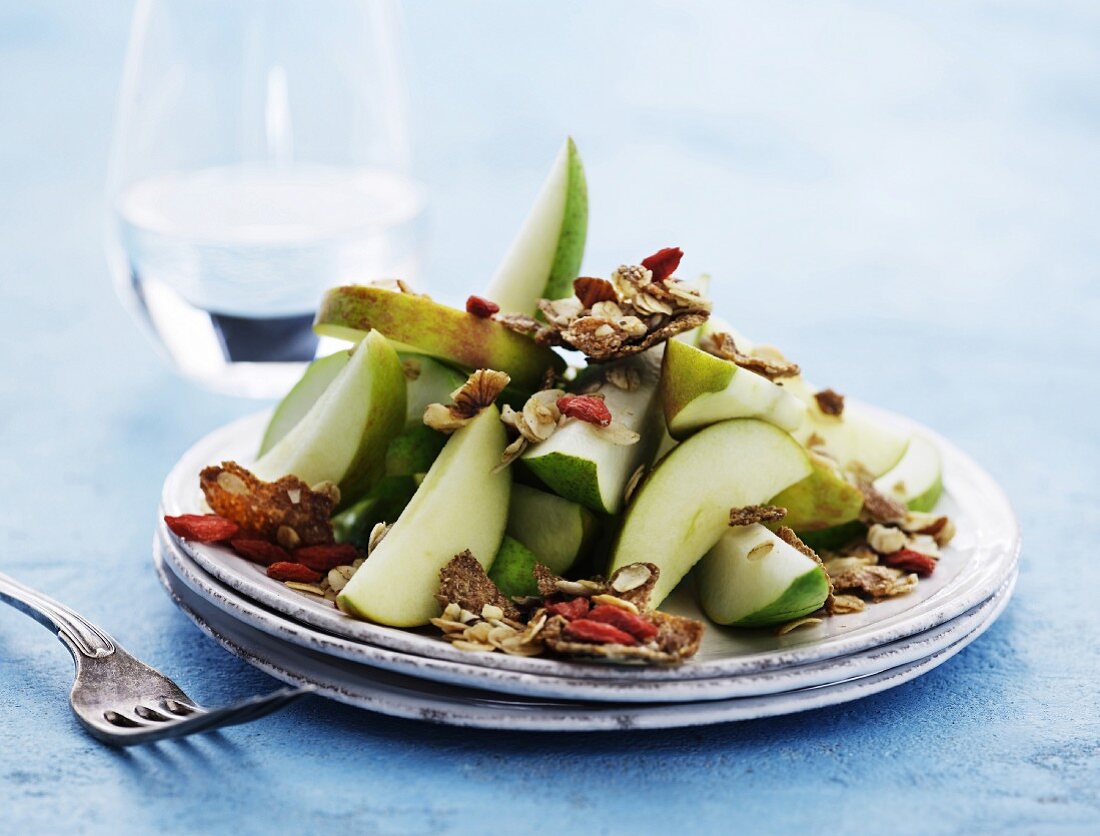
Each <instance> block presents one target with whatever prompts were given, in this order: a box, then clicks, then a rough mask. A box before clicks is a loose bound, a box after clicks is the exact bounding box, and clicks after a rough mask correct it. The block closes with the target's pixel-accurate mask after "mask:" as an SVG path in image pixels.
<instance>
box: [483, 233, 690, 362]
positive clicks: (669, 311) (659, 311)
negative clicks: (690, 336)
mask: <svg viewBox="0 0 1100 836" xmlns="http://www.w3.org/2000/svg"><path fill="white" fill-rule="evenodd" d="M682 257H683V252H682V251H681V250H680V248H679V247H666V248H665V249H662V250H659V251H658V252H656V253H654V254H653V255H651V256H649V257H648V258H645V259H643V260H642V263H641V264H624V265H622V266H620V267H618V268H616V269H615V270H614V271H613V272H612V273H611V277H610V279H603V278H594V277H588V276H582V277H581V278H578V279H576V280H575V281H574V282H573V295H572V296H569V297H566V298H564V299H553V300H551V299H543V300H542V301H540V302H539V311H540V313H541V315H542V317H543V319H544V321H545V325H544V324H542V323H540V322H539V321H538V320H536V319H534V318H533V317H528V316H523V315H518V314H510V313H498V314H496V315H495V316H494V319H496V320H497V321H498V322H501V323H502V324H504V325H506V326H508V327H509V328H512V329H513V330H516V331H520V332H521V333H527V334H531V335H532V336H533V337H534V338H535V340H536V341H537V342H542V343H544V344H546V345H562V346H565V347H567V348H572V349H574V350H576V351H579V352H581V353H582V354H584V356H585V357H586V358H587V359H588V361H589V362H592V363H605V362H609V361H612V360H621V359H623V358H625V357H630V356H632V355H634V354H640V353H641V352H643V351H645V350H646V349H649V348H652V347H653V346H655V345H658V344H659V343H662V342H665V341H666V340H669V339H671V338H672V337H675V336H676V335H677V334H681V333H683V332H685V331H689V330H691V329H692V328H696V327H698V326H699V325H702V324H703V323H704V322H706V320H707V318H708V317H709V316H710V311H711V303H710V300H709V299H707V298H705V297H704V296H703V294H702V291H701V290H700V289H699V288H698V287H697V286H696V285H694V284H692V283H690V282H686V281H684V280H682V279H678V278H676V277H675V276H674V275H673V273H674V272H675V271H676V268H677V267H679V265H680V259H681V258H682Z"/></svg>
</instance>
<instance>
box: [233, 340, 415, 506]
mask: <svg viewBox="0 0 1100 836" xmlns="http://www.w3.org/2000/svg"><path fill="white" fill-rule="evenodd" d="M404 425H405V372H404V370H403V369H402V368H401V360H400V359H399V358H398V356H397V352H396V351H394V349H393V346H391V345H390V344H389V342H388V341H387V340H386V338H385V337H383V336H382V335H381V334H379V333H378V332H377V331H372V332H370V333H368V334H367V335H366V336H365V337H364V339H363V341H362V342H361V343H360V344H359V345H358V346H357V347H356V348H355V351H354V353H353V354H352V356H351V359H350V360H349V361H348V363H347V364H346V365H345V366H344V368H342V369H341V370H340V371H339V373H338V374H337V375H336V377H335V378H333V380H332V382H331V383H329V385H328V386H327V387H326V388H325V390H324V393H323V394H322V395H321V397H320V398H318V399H317V401H316V402H315V403H314V404H313V406H312V407H311V408H310V409H309V411H308V412H307V413H306V414H305V415H304V416H303V417H302V419H301V420H300V421H298V422H297V423H296V424H295V425H294V427H293V428H291V429H290V431H289V432H287V434H286V435H284V436H283V437H282V438H281V439H280V440H279V441H278V442H276V444H275V445H274V446H273V447H271V449H270V450H268V451H267V452H266V453H265V454H264V455H262V456H261V457H260V458H259V459H258V460H257V461H256V463H255V464H254V465H253V467H252V470H253V472H254V473H255V474H256V475H257V476H259V477H260V478H261V479H267V480H269V481H272V480H275V479H278V478H280V477H282V476H286V475H287V474H291V473H292V474H294V475H295V476H297V477H298V478H299V479H301V480H303V481H304V482H307V483H308V484H311V485H313V484H316V483H317V482H324V481H329V482H335V483H337V484H338V485H339V486H340V490H341V492H342V493H343V494H344V495H345V497H347V498H349V499H350V498H353V497H358V496H360V495H362V494H363V493H365V492H366V491H367V490H369V489H370V487H371V485H373V484H374V482H375V481H376V480H377V479H378V478H379V477H380V476H381V475H382V472H383V469H384V467H385V455H386V446H387V445H388V444H389V442H390V440H391V439H393V438H394V437H395V436H396V435H397V434H398V433H399V432H401V429H402V427H404Z"/></svg>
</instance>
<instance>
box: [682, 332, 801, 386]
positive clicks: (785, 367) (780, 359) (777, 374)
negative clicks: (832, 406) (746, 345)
mask: <svg viewBox="0 0 1100 836" xmlns="http://www.w3.org/2000/svg"><path fill="white" fill-rule="evenodd" d="M699 348H701V349H702V350H703V351H705V352H707V353H708V354H713V355H714V356H715V357H720V358H721V359H723V360H729V361H730V362H731V363H734V364H735V365H737V366H738V367H739V368H742V369H746V370H748V371H750V372H755V373H756V374H758V375H760V376H761V377H766V378H767V379H768V380H777V379H779V378H781V377H798V375H800V374H802V369H801V368H800V367H799V365H798V364H797V363H791V362H790V361H788V360H787V359H786V358H785V357H784V356H783V355H782V353H781V352H780V351H779V350H778V349H774V348H769V347H767V346H761V347H759V348H756V349H754V350H753V351H752V352H750V353H748V354H746V353H745V352H743V351H741V350H740V349H739V348H738V347H737V343H735V342H734V340H733V336H732V335H731V334H728V333H726V332H724V331H719V332H712V333H710V334H705V335H704V336H703V338H702V339H701V340H700V341H699Z"/></svg>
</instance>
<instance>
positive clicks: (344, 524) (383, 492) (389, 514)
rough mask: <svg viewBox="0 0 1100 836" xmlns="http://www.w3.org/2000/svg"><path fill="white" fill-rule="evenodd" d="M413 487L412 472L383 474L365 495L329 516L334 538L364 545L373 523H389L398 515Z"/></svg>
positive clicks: (411, 495) (407, 501) (407, 500)
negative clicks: (396, 474) (407, 474)
mask: <svg viewBox="0 0 1100 836" xmlns="http://www.w3.org/2000/svg"><path fill="white" fill-rule="evenodd" d="M416 488H417V480H416V479H415V478H414V477H413V476H383V477H382V478H381V479H379V480H378V483H377V484H376V485H375V486H374V487H373V488H371V489H370V491H369V492H368V493H367V495H366V496H364V497H363V498H362V499H360V500H359V501H357V502H355V503H354V504H353V505H350V506H348V507H347V508H345V509H344V510H343V511H341V512H340V513H339V514H336V515H335V516H334V517H333V518H332V530H333V533H334V534H335V535H336V541H337V542H338V543H354V544H355V545H357V546H362V547H364V548H365V547H366V545H367V540H368V539H369V537H370V533H371V530H372V529H373V528H374V526H375V525H377V524H378V523H380V522H384V523H392V522H393V521H394V520H396V519H397V518H398V517H399V516H401V512H402V511H404V510H405V506H406V505H408V504H409V502H410V501H411V500H412V498H413V495H414V494H415V493H416Z"/></svg>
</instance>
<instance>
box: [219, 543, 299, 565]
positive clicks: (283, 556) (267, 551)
mask: <svg viewBox="0 0 1100 836" xmlns="http://www.w3.org/2000/svg"><path fill="white" fill-rule="evenodd" d="M229 545H230V547H232V549H233V551H235V552H236V553H237V554H239V555H240V556H241V557H243V558H244V559H245V560H251V561H252V562H253V563H259V564H260V565H261V566H270V565H271V564H272V563H279V562H282V561H285V562H287V563H289V562H292V561H293V558H292V557H291V556H290V555H289V554H287V552H286V549H284V548H283V547H282V546H277V545H275V544H274V543H269V542H268V541H267V540H260V539H258V538H251V537H234V538H233V539H232V540H230V541H229Z"/></svg>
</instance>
